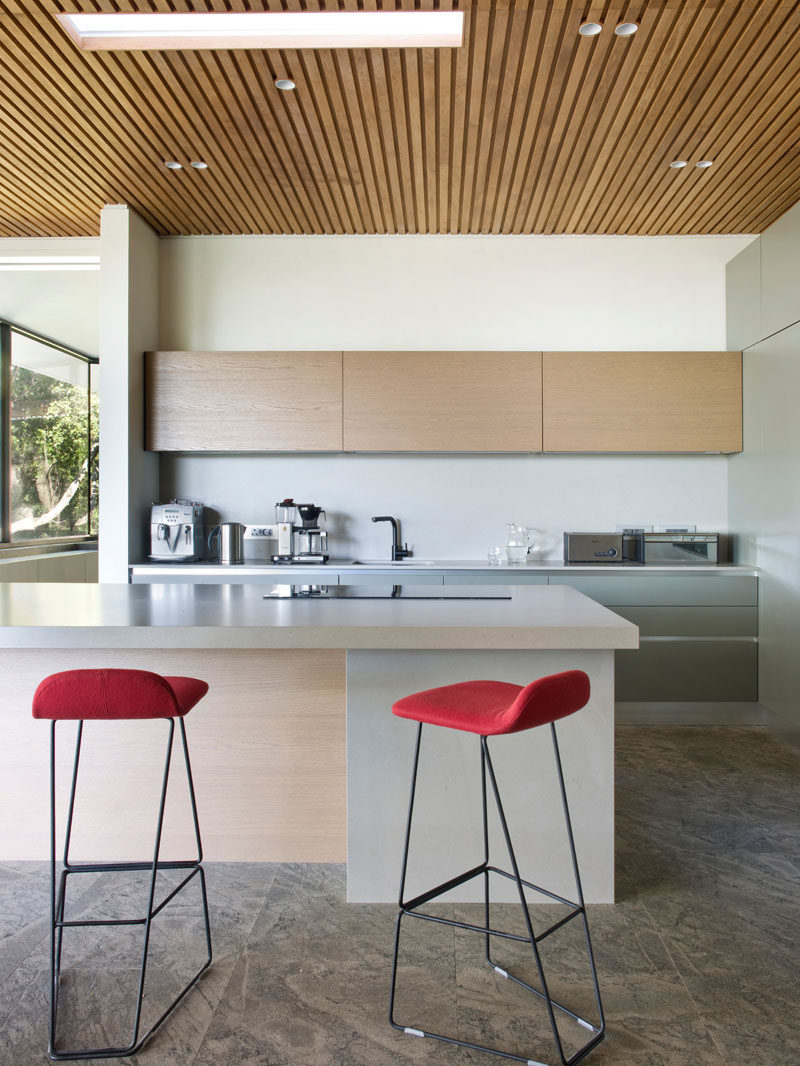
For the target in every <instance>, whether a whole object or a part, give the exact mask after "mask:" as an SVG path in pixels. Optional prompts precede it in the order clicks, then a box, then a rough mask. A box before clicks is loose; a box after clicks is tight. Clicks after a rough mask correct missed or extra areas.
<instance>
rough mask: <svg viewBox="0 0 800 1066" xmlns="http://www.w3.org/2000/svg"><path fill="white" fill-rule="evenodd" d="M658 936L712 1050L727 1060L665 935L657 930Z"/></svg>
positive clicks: (723, 1048) (723, 1059)
mask: <svg viewBox="0 0 800 1066" xmlns="http://www.w3.org/2000/svg"><path fill="white" fill-rule="evenodd" d="M658 938H659V940H660V941H661V943H662V945H663V947H664V951H665V952H666V954H667V957H668V958H669V960H670V962H671V963H672V966H673V969H674V970H675V973H676V974H677V977H678V980H679V981H680V984H681V987H682V988H683V990H684V992H685V993H686V995H687V996H688V997H689V1002H690V1003H691V1004H692V1006H693V1007H694V1009H695V1010H696V1011H697V1017H698V1019H699V1021H700V1023H701V1025H702V1026H703V1029H704V1030H705V1033H706V1036H707V1037H708V1039H709V1040H710V1041H711V1043H712V1045H713V1047H714V1050H715V1051H716V1052H717V1054H718V1055H719V1057H720V1059H721V1060H722V1062H727V1061H728V1060H727V1058H726V1052H725V1047H724V1045H722V1044H720V1043H719V1041H718V1040H717V1038H716V1036H715V1035H714V1032H713V1029H712V1027H711V1026H710V1025H709V1021H708V1018H707V1017H706V1013H705V1011H704V1010H703V1009H702V1008H701V1006H700V1003H699V1002H698V1001H697V998H696V997H695V995H694V993H693V992H692V990H691V988H690V987H689V985H688V984H687V982H686V979H685V977H684V976H683V973H682V972H681V968H680V966H679V965H678V963H677V961H676V960H675V957H674V955H673V954H672V952H671V951H670V948H669V943H668V941H667V939H666V937H665V936H664V934H663V933H662V932H660V931H659V932H658Z"/></svg>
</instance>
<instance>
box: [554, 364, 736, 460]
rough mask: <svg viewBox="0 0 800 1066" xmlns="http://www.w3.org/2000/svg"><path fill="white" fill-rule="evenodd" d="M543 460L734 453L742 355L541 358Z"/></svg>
mask: <svg viewBox="0 0 800 1066" xmlns="http://www.w3.org/2000/svg"><path fill="white" fill-rule="evenodd" d="M542 392H543V431H542V432H543V449H544V451H546V452H740V451H741V450H742V355H741V352H545V353H544V356H543V384H542Z"/></svg>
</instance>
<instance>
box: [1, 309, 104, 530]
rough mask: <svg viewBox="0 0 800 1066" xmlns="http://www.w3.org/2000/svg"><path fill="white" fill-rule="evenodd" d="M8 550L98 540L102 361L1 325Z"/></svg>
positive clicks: (4, 507) (4, 517)
mask: <svg viewBox="0 0 800 1066" xmlns="http://www.w3.org/2000/svg"><path fill="white" fill-rule="evenodd" d="M0 363H1V364H2V384H3V388H2V408H1V409H0V416H1V417H2V422H3V452H4V455H3V471H2V500H1V501H0V506H1V507H2V529H3V537H2V539H3V542H5V543H6V544H9V543H10V544H16V545H19V544H25V543H30V542H32V541H41V540H52V539H54V538H64V537H68V538H73V539H75V538H85V537H90V536H96V535H97V503H98V449H99V443H98V399H97V374H98V367H97V360H96V359H95V358H93V357H92V356H88V355H85V354H84V353H83V352H79V351H76V350H75V349H72V348H69V347H68V346H67V345H63V344H58V343H56V342H55V341H51V340H49V339H48V338H46V337H41V336H39V335H37V334H35V333H32V332H31V331H29V330H24V329H21V328H20V327H18V326H14V325H12V324H11V323H9V322H4V321H2V320H0Z"/></svg>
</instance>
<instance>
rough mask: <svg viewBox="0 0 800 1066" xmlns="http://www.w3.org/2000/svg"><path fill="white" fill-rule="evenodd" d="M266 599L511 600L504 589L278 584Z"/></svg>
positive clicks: (441, 586)
mask: <svg viewBox="0 0 800 1066" xmlns="http://www.w3.org/2000/svg"><path fill="white" fill-rule="evenodd" d="M264 599H265V600H286V599H306V600H510V599H511V593H510V592H507V591H506V590H505V589H504V588H502V587H500V588H481V587H479V586H478V587H476V586H474V585H473V586H464V587H451V588H448V587H447V586H446V585H411V584H409V585H277V586H276V587H275V588H274V589H273V590H272V591H271V592H267V593H265V595H264Z"/></svg>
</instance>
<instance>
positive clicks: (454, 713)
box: [392, 670, 590, 737]
mask: <svg viewBox="0 0 800 1066" xmlns="http://www.w3.org/2000/svg"><path fill="white" fill-rule="evenodd" d="M589 695H590V685H589V678H588V677H587V675H586V674H585V673H584V672H583V670H565V671H563V672H562V673H559V674H550V675H549V676H548V677H540V678H538V679H537V680H536V681H532V682H531V683H530V684H529V685H525V687H524V688H523V686H522V685H512V684H509V683H508V682H507V681H461V682H459V683H458V684H456V685H442V686H441V687H440V688H430V689H426V690H425V691H424V692H416V693H414V695H412V696H405V697H404V698H403V699H401V700H398V701H397V703H395V704H394V706H393V707H392V711H393V712H394V713H395V714H396V715H398V717H400V718H411V719H413V720H414V721H415V722H424V723H426V724H428V725H440V726H445V727H446V728H449V729H461V730H464V731H466V732H468V733H478V734H479V735H480V736H484V737H492V736H499V735H500V734H503V733H519V732H521V731H522V730H523V729H532V728H533V727H534V726H537V725H545V724H547V723H548V722H555V721H557V720H558V719H559V718H565V717H566V716H567V715H568V714H573V713H574V712H575V711H579V710H580V709H581V707H584V706H585V705H586V704H587V703H588V702H589Z"/></svg>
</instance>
